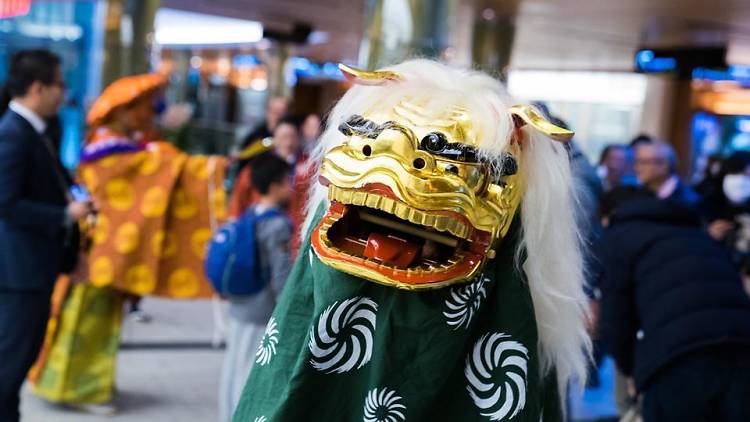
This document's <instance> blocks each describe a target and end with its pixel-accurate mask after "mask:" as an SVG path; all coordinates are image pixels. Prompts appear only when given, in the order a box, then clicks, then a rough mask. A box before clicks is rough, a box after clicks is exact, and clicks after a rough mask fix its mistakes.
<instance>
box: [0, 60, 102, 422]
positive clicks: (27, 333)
mask: <svg viewBox="0 0 750 422" xmlns="http://www.w3.org/2000/svg"><path fill="white" fill-rule="evenodd" d="M61 78H62V77H61V73H60V61H59V59H58V58H57V57H56V56H55V55H53V54H52V53H49V52H47V51H43V50H31V51H22V52H20V53H18V54H16V55H15V56H14V57H13V59H12V61H11V67H10V72H9V78H8V82H7V86H6V90H7V93H8V94H9V95H10V97H11V98H12V99H13V100H12V101H11V102H10V104H9V106H8V110H7V111H6V112H5V114H3V116H2V117H0V421H2V422H14V421H18V420H19V417H20V415H19V413H18V400H19V390H20V388H21V385H22V384H23V381H24V379H25V377H26V373H27V372H28V370H29V368H30V367H31V365H32V363H33V362H34V360H35V359H36V356H37V353H38V352H39V348H40V347H41V345H42V341H43V339H44V332H45V329H46V326H47V318H48V316H49V307H50V295H51V293H52V288H53V284H54V281H55V279H56V277H57V275H58V273H59V272H60V270H61V268H62V264H63V262H62V261H63V256H64V245H65V240H66V237H67V236H69V234H70V233H72V232H73V227H74V224H75V222H76V221H77V220H78V219H80V218H82V217H83V216H84V215H86V214H87V213H88V212H89V210H90V204H88V203H83V202H72V201H69V200H68V197H67V188H68V183H69V181H68V180H67V179H66V176H65V175H64V172H63V171H62V167H61V164H60V162H59V160H58V158H57V156H56V152H55V150H54V143H53V141H52V140H50V139H49V137H48V135H47V134H46V130H47V119H50V118H52V117H54V116H55V115H56V114H57V111H58V108H59V106H60V104H61V102H62V98H63V93H64V84H63V82H62V79H61Z"/></svg>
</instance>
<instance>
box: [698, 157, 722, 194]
mask: <svg viewBox="0 0 750 422" xmlns="http://www.w3.org/2000/svg"><path fill="white" fill-rule="evenodd" d="M723 163H724V157H722V156H721V155H720V154H713V155H710V156H709V157H708V158H707V159H706V161H705V166H704V168H703V171H702V174H701V176H700V179H699V180H698V182H697V183H696V184H695V185H694V186H693V190H694V191H695V193H697V194H698V195H699V196H700V197H701V198H708V197H710V196H713V195H715V194H716V193H717V191H718V190H720V189H721V179H722V171H723Z"/></svg>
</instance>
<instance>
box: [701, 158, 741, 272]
mask: <svg viewBox="0 0 750 422" xmlns="http://www.w3.org/2000/svg"><path fill="white" fill-rule="evenodd" d="M717 185H718V186H719V188H718V189H714V190H713V192H712V193H711V194H710V195H709V196H707V197H706V198H705V200H704V201H703V210H704V212H705V214H706V219H707V220H708V233H709V234H710V235H711V237H712V238H714V239H715V240H717V241H718V242H721V243H722V244H723V245H724V246H725V248H726V249H727V250H728V251H729V252H730V254H731V256H732V259H733V261H734V263H735V264H736V265H737V266H738V268H739V269H740V271H741V274H742V276H743V279H745V280H746V283H748V282H747V280H748V279H750V277H748V274H750V152H747V151H737V152H735V153H733V154H732V155H730V156H729V157H728V158H727V159H726V161H725V162H724V164H723V169H722V171H721V175H720V176H719V178H718V179H717Z"/></svg>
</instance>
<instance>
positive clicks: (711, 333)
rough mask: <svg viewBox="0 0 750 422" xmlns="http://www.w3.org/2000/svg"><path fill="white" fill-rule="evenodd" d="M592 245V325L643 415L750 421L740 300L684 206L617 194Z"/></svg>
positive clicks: (747, 325)
mask: <svg viewBox="0 0 750 422" xmlns="http://www.w3.org/2000/svg"><path fill="white" fill-rule="evenodd" d="M614 209H615V211H614V212H613V213H612V215H611V216H610V218H609V226H608V228H607V229H606V230H605V233H604V236H603V238H602V240H601V243H600V248H599V253H600V257H601V264H602V267H603V269H604V277H603V280H602V328H603V331H604V336H605V339H606V341H607V342H608V345H609V347H610V351H611V353H612V355H613V356H614V359H615V362H616V363H617V366H618V368H619V369H620V370H621V371H622V372H623V373H625V374H626V375H628V376H631V377H632V378H633V379H634V382H635V387H636V388H637V390H638V391H639V392H641V393H643V395H644V403H643V405H644V409H643V414H644V419H645V421H646V422H651V421H659V422H669V421H680V422H686V421H738V422H739V421H750V401H749V400H748V399H747V398H748V394H750V298H748V296H747V295H746V294H745V292H744V290H743V289H742V284H741V282H740V279H739V274H738V272H737V270H736V268H735V267H734V265H733V264H732V262H731V260H730V258H729V256H728V254H727V253H726V251H725V250H724V249H723V248H722V247H721V246H720V245H719V244H718V243H716V242H715V241H713V240H712V239H711V238H710V237H709V236H708V235H707V234H706V233H705V231H704V230H703V229H702V227H701V219H700V217H699V215H698V213H697V211H696V210H695V208H694V207H692V206H690V205H689V204H686V203H685V202H678V201H670V200H657V199H641V198H638V199H636V200H625V201H624V203H621V205H619V206H616V207H614Z"/></svg>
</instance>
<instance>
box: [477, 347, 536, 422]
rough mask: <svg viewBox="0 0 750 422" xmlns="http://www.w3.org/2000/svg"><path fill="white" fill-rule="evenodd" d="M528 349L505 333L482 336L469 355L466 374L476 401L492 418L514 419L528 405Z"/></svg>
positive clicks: (481, 411) (500, 419)
mask: <svg viewBox="0 0 750 422" xmlns="http://www.w3.org/2000/svg"><path fill="white" fill-rule="evenodd" d="M528 361H529V356H528V350H526V347H524V346H523V345H522V344H521V343H519V342H517V341H513V340H512V339H511V336H510V335H508V334H504V333H492V334H489V333H488V334H485V335H483V336H482V337H481V338H480V339H479V341H477V342H476V344H475V345H474V349H473V351H472V353H471V354H470V355H469V356H468V357H467V358H466V369H465V370H464V375H465V376H466V380H467V381H468V385H467V386H466V389H467V390H468V391H469V395H470V396H471V399H472V400H473V401H474V404H475V405H476V406H477V407H478V408H479V409H480V414H481V415H482V416H487V417H488V418H489V419H490V420H492V421H505V420H510V419H512V418H514V417H515V416H516V415H518V413H519V412H520V411H521V410H523V408H524V406H526V378H527V370H528V369H527V365H528Z"/></svg>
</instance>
